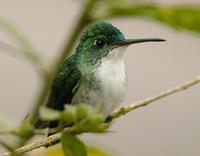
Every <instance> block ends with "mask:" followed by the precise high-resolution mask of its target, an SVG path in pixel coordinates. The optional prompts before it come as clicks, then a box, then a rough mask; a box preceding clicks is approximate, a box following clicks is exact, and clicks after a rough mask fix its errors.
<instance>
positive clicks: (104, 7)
mask: <svg viewBox="0 0 200 156" xmlns="http://www.w3.org/2000/svg"><path fill="white" fill-rule="evenodd" d="M112 1H114V0H112ZM97 4H98V3H97ZM95 10H97V12H101V13H99V14H98V13H97V14H94V15H96V17H94V16H93V18H94V19H98V20H99V19H103V18H113V17H123V16H129V17H140V18H149V19H153V20H156V21H159V22H161V23H163V24H165V25H168V26H170V27H172V28H174V29H176V30H190V31H193V32H196V33H200V5H196V6H194V5H187V6H186V5H172V6H167V5H166V6H165V5H158V4H152V3H150V4H149V3H147V4H144V3H142V4H140V3H137V4H136V3H127V2H125V1H120V2H118V3H117V2H115V3H108V1H103V2H101V5H96V9H95ZM102 12H103V13H102Z"/></svg>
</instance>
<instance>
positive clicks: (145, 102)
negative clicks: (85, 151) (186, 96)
mask: <svg viewBox="0 0 200 156" xmlns="http://www.w3.org/2000/svg"><path fill="white" fill-rule="evenodd" d="M197 83H200V75H199V76H197V77H196V78H195V79H192V80H190V81H187V82H185V83H183V84H180V85H178V86H176V87H174V88H172V89H169V90H166V91H165V92H162V93H160V94H159V95H157V96H152V97H149V98H146V99H144V100H142V101H138V102H135V103H133V104H129V105H127V106H124V107H121V108H119V109H117V110H116V111H114V112H113V113H112V114H111V115H110V116H109V117H108V118H109V119H110V120H112V119H116V118H118V117H120V116H122V115H125V114H126V113H128V112H130V111H132V110H134V109H137V108H140V107H144V106H147V105H148V104H150V103H152V102H154V101H157V100H159V99H162V98H164V97H166V96H169V95H172V94H174V93H177V92H180V91H183V90H185V89H188V88H189V87H191V86H193V85H195V84H197ZM109 119H108V120H109Z"/></svg>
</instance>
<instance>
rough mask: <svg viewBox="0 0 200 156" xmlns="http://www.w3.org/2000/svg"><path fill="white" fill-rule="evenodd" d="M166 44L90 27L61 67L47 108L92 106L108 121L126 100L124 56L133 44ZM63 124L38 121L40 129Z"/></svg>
mask: <svg viewBox="0 0 200 156" xmlns="http://www.w3.org/2000/svg"><path fill="white" fill-rule="evenodd" d="M159 41H165V40H164V39H159V38H144V39H126V38H125V36H124V34H123V33H122V32H121V31H120V30H119V29H118V28H116V27H115V26H113V25H112V24H110V23H107V22H97V23H94V24H91V25H89V26H88V27H87V28H86V30H85V31H84V32H83V33H82V35H81V37H80V41H79V44H78V46H77V48H76V50H75V52H74V54H73V55H71V56H70V57H69V58H67V59H66V60H65V61H64V62H63V64H61V65H60V67H59V69H58V71H57V74H56V75H55V78H54V80H53V82H52V85H51V89H50V93H49V97H48V99H47V103H46V106H47V107H49V108H52V109H56V110H63V109H64V105H65V104H70V105H77V104H83V103H84V104H88V105H91V106H92V107H95V108H97V109H98V110H99V112H100V113H102V115H103V116H104V117H105V118H106V117H107V116H108V115H109V114H110V113H111V112H112V111H113V110H114V109H115V108H116V107H117V106H119V104H120V103H121V102H122V101H123V99H124V97H125V95H126V91H127V73H126V67H125V64H124V53H125V51H126V48H127V47H128V46H130V45H133V44H136V43H142V42H159ZM58 124H59V121H50V122H47V121H42V120H38V121H37V122H36V124H35V127H36V128H55V127H57V126H58Z"/></svg>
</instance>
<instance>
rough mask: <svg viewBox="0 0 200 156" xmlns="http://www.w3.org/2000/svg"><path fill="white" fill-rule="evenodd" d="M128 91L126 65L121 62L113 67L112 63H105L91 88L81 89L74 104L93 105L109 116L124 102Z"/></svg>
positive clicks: (98, 70)
mask: <svg viewBox="0 0 200 156" xmlns="http://www.w3.org/2000/svg"><path fill="white" fill-rule="evenodd" d="M126 90H127V83H126V70H125V66H124V63H123V62H119V64H116V66H113V64H111V63H110V62H105V64H103V65H102V66H101V67H99V68H98V69H97V70H96V72H95V76H94V80H93V81H92V84H91V86H90V87H89V88H88V89H84V90H81V89H80V91H78V92H77V96H76V97H75V98H74V99H73V103H77V102H78V103H86V104H90V105H93V106H95V107H97V109H99V110H100V112H101V113H102V114H103V115H104V116H107V115H109V114H110V113H111V112H112V111H113V110H114V109H115V108H116V107H117V106H118V105H119V104H120V103H121V102H122V101H123V99H124V97H125V95H126ZM78 94H79V95H78Z"/></svg>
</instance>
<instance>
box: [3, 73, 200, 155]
mask: <svg viewBox="0 0 200 156" xmlns="http://www.w3.org/2000/svg"><path fill="white" fill-rule="evenodd" d="M197 83H200V75H199V76H197V77H196V78H195V79H192V80H190V81H187V82H185V83H183V84H181V85H178V86H176V87H174V88H172V89H169V90H167V91H165V92H163V93H161V94H159V95H157V96H152V97H150V98H147V99H144V100H142V101H138V102H135V103H133V104H130V105H127V106H124V107H121V108H119V109H117V110H116V111H114V112H113V113H111V115H110V116H109V120H110V121H111V120H113V119H117V118H119V117H121V116H123V115H125V114H127V113H128V112H130V111H132V110H135V109H137V108H140V107H144V106H147V105H149V104H151V103H153V102H155V101H157V100H160V99H162V98H164V97H167V96H169V95H172V94H175V93H177V92H180V91H183V90H186V89H188V88H189V87H191V86H194V85H196V84H197ZM63 131H64V132H68V133H69V132H73V127H68V128H65V129H64V130H63ZM61 135H62V132H59V133H56V134H53V135H51V136H49V137H48V138H46V139H43V140H40V141H35V142H33V143H31V144H28V145H25V146H22V147H20V148H18V149H16V152H17V153H25V152H29V151H32V150H34V149H37V148H40V147H48V146H51V145H53V144H55V143H57V142H59V141H60V138H61ZM9 154H10V153H9V152H8V153H2V154H0V156H8V155H9Z"/></svg>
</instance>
